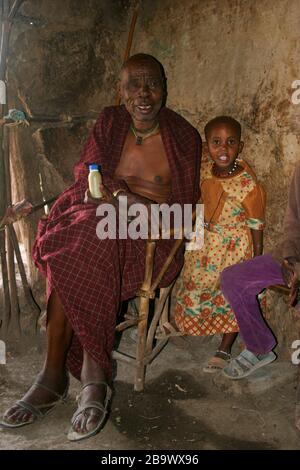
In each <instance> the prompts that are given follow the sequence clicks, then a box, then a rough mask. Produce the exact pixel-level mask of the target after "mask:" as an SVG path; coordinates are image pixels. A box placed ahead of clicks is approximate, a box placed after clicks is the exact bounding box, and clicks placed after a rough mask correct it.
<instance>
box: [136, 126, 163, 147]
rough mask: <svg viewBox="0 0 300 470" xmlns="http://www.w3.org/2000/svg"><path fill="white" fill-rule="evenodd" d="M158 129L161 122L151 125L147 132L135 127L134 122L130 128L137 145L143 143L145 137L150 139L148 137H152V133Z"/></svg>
mask: <svg viewBox="0 0 300 470" xmlns="http://www.w3.org/2000/svg"><path fill="white" fill-rule="evenodd" d="M158 129H159V122H158V123H157V124H155V125H154V126H153V127H151V128H150V129H147V130H146V131H145V132H143V131H139V130H138V129H136V128H135V127H134V125H133V124H130V130H131V132H132V133H133V135H134V137H135V143H136V145H142V143H143V141H144V140H145V139H148V137H150V136H151V135H153V134H156V133H157V131H158ZM139 133H141V134H142V135H140V134H139Z"/></svg>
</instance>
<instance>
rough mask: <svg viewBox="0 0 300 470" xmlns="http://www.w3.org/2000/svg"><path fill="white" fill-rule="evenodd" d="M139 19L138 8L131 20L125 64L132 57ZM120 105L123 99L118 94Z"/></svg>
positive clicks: (117, 100)
mask: <svg viewBox="0 0 300 470" xmlns="http://www.w3.org/2000/svg"><path fill="white" fill-rule="evenodd" d="M137 17H138V8H137V9H136V10H135V11H134V12H133V15H132V20H131V25H130V29H129V34H128V39H127V45H126V49H125V54H124V61H123V62H125V61H126V60H127V59H128V58H129V56H130V50H131V46H132V39H133V34H134V29H135V24H136V20H137ZM120 103H121V97H120V95H119V94H118V96H117V99H116V105H117V106H119V105H120Z"/></svg>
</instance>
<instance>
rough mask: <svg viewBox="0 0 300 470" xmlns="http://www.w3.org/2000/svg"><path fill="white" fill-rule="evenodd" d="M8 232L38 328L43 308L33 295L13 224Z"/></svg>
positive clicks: (24, 289) (25, 292)
mask: <svg viewBox="0 0 300 470" xmlns="http://www.w3.org/2000/svg"><path fill="white" fill-rule="evenodd" d="M8 232H9V236H10V238H11V241H12V244H13V247H14V250H15V253H16V258H17V262H18V268H19V272H20V276H21V281H22V286H23V291H24V295H25V298H26V300H27V302H28V304H29V306H30V308H31V310H32V312H33V313H34V314H35V315H36V321H35V328H37V321H38V318H39V316H40V313H41V308H40V306H39V305H38V303H37V302H36V300H35V298H34V296H33V293H32V290H31V288H30V286H29V284H28V281H27V276H26V271H25V266H24V263H23V259H22V255H21V251H20V247H19V242H18V239H17V235H16V232H15V229H14V227H13V225H10V226H9V227H8Z"/></svg>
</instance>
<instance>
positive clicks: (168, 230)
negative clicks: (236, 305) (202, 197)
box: [96, 196, 204, 250]
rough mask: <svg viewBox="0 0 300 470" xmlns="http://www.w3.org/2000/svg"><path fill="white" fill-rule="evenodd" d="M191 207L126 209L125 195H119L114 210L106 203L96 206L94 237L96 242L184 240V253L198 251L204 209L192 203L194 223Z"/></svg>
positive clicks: (173, 206)
mask: <svg viewBox="0 0 300 470" xmlns="http://www.w3.org/2000/svg"><path fill="white" fill-rule="evenodd" d="M193 207H194V206H193V205H192V204H184V205H183V206H181V205H180V204H178V203H174V204H172V205H168V204H166V203H164V204H151V205H150V206H147V205H145V204H142V203H135V204H131V205H130V206H129V207H128V201H127V196H120V197H119V198H118V208H117V209H116V208H115V206H114V205H113V204H110V203H102V204H100V205H99V206H98V207H97V211H96V215H97V216H98V217H101V220H100V221H99V222H98V224H97V227H96V233H97V237H98V238H99V239H100V240H105V239H110V240H116V239H117V238H118V239H121V240H125V239H127V238H130V239H132V240H138V239H143V240H147V239H148V238H149V237H150V238H151V239H152V240H158V239H159V238H161V239H164V240H169V239H181V238H185V239H186V240H187V242H186V249H187V250H200V249H201V248H202V247H203V243H204V210H203V207H204V206H203V204H196V206H195V222H194V224H193ZM193 225H194V229H193Z"/></svg>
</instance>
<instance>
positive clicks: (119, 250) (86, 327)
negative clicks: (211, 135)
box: [33, 106, 201, 378]
mask: <svg viewBox="0 0 300 470" xmlns="http://www.w3.org/2000/svg"><path fill="white" fill-rule="evenodd" d="M130 123H131V117H130V115H129V113H128V112H127V110H126V108H125V107H124V106H115V107H108V108H105V109H104V110H103V111H102V113H101V114H100V116H99V118H98V120H97V122H96V124H95V126H94V129H93V131H92V133H91V135H90V137H89V139H88V141H87V143H86V145H85V148H84V150H83V153H82V155H81V158H80V161H79V162H78V163H77V164H76V165H75V168H74V170H75V171H74V173H75V183H74V184H73V185H72V186H71V187H69V188H68V189H66V190H65V191H64V192H63V193H62V194H61V195H60V197H59V198H58V199H57V201H56V202H55V204H54V205H53V207H52V209H51V211H50V214H49V216H48V217H47V218H46V219H42V220H41V221H40V223H39V226H38V234H37V238H36V240H35V244H34V248H33V258H34V261H35V264H36V266H37V267H38V268H39V270H40V271H41V272H42V273H43V274H44V275H45V276H46V277H47V281H48V289H47V293H48V298H49V296H50V293H51V291H52V290H53V289H54V290H55V291H56V292H57V293H58V295H59V297H60V299H61V302H62V304H63V306H64V309H65V313H66V315H67V317H68V320H69V322H70V324H71V326H72V328H73V330H74V335H73V340H72V345H71V348H70V350H69V353H68V359H67V366H68V368H69V370H70V371H71V373H72V374H73V375H74V376H75V377H77V378H80V372H81V367H82V359H83V352H82V351H83V349H84V350H86V351H87V352H88V354H89V355H90V356H91V357H92V358H93V359H94V360H95V361H96V362H97V363H98V364H99V365H101V367H102V368H103V369H104V370H105V373H106V375H107V377H108V378H109V377H111V371H112V367H111V365H112V361H111V352H112V349H113V345H114V336H115V325H116V318H117V315H118V312H119V308H120V302H121V301H122V300H125V299H129V298H132V297H134V296H135V292H136V291H137V289H138V288H140V287H141V283H142V281H143V277H144V261H145V255H144V253H145V240H131V239H127V240H118V239H117V240H108V239H107V240H99V239H98V237H97V235H96V226H97V223H98V222H99V220H100V218H99V217H97V216H96V207H95V205H94V204H84V202H83V199H84V193H85V190H86V189H87V187H88V164H89V163H97V164H100V165H101V173H102V177H103V183H104V184H105V185H106V187H108V189H109V190H110V191H112V192H113V191H115V190H116V189H118V188H124V189H126V188H127V185H126V183H125V181H123V180H116V179H114V172H115V169H116V167H117V165H118V162H119V160H120V157H121V153H122V149H123V145H124V142H125V139H126V136H127V133H128V131H129V126H130ZM159 124H160V130H161V136H162V140H163V144H164V147H165V150H166V154H167V157H168V160H169V165H170V169H171V174H172V191H171V195H170V197H169V200H168V201H167V202H168V203H169V204H172V203H175V202H176V203H180V204H181V205H183V204H186V203H189V204H191V203H192V204H195V203H196V202H197V201H198V199H199V176H200V160H201V139H200V136H199V134H198V132H197V131H196V129H195V128H193V127H192V126H191V125H190V124H189V123H188V122H187V121H186V120H185V119H183V118H182V117H181V116H179V115H178V114H176V113H175V112H174V111H171V110H170V109H168V108H165V107H164V108H162V109H161V111H160V114H159ZM173 243H174V242H173V240H161V241H159V242H158V246H157V249H156V254H155V264H154V276H155V275H156V274H157V273H158V271H159V270H160V268H161V267H162V266H163V264H164V262H165V261H166V258H167V256H168V254H169V251H170V248H171V246H172V244H173ZM182 264H183V249H182V250H181V251H180V252H179V253H178V254H177V256H176V257H175V258H174V260H173V262H172V264H171V266H170V268H169V270H168V272H167V274H166V275H165V277H164V279H163V280H162V282H161V286H167V285H168V284H169V283H170V282H171V281H172V280H173V279H174V277H175V276H176V275H177V274H178V272H179V270H180V269H181V267H182Z"/></svg>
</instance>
